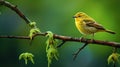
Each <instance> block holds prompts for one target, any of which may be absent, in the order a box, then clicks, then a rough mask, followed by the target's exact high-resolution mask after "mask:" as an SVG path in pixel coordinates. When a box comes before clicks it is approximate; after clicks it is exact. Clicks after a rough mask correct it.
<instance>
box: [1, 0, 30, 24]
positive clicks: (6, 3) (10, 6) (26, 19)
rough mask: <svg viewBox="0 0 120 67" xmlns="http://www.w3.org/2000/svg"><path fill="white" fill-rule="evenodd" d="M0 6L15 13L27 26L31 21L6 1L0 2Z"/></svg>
mask: <svg viewBox="0 0 120 67" xmlns="http://www.w3.org/2000/svg"><path fill="white" fill-rule="evenodd" d="M0 5H4V6H6V7H8V8H10V9H11V10H13V11H15V12H16V13H17V14H18V15H19V16H20V17H21V18H22V19H23V20H25V22H26V23H27V24H28V23H30V22H31V21H30V20H29V19H28V18H27V17H26V16H25V15H24V14H23V13H22V12H21V11H20V10H19V9H18V8H17V6H16V5H13V4H11V3H10V2H8V1H5V0H0Z"/></svg>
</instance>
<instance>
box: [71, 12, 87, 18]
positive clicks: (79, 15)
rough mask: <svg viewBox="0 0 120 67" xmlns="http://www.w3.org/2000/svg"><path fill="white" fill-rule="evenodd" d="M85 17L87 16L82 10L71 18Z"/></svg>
mask: <svg viewBox="0 0 120 67" xmlns="http://www.w3.org/2000/svg"><path fill="white" fill-rule="evenodd" d="M85 17H87V15H86V14H85V13H84V12H77V13H76V14H75V15H74V16H73V18H76V19H77V18H85Z"/></svg>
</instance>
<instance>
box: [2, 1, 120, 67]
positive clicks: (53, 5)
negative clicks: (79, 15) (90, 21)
mask: <svg viewBox="0 0 120 67" xmlns="http://www.w3.org/2000/svg"><path fill="white" fill-rule="evenodd" d="M7 1H9V2H11V3H13V4H15V5H17V6H18V8H19V9H20V10H21V11H22V12H23V13H24V14H25V16H27V17H28V18H29V19H30V20H32V21H35V22H37V26H38V28H40V29H41V31H42V32H46V31H52V32H53V33H55V34H60V35H64V36H71V37H78V38H79V37H81V36H82V35H81V34H80V33H79V31H78V30H77V29H76V27H75V23H74V19H73V18H72V17H73V15H74V14H75V13H76V12H79V11H80V12H85V13H87V14H88V15H90V16H91V17H93V18H94V19H95V20H96V21H97V22H98V23H100V24H102V25H103V26H104V27H105V28H108V29H110V30H113V31H115V32H116V33H117V34H115V35H112V34H109V33H97V34H96V35H95V37H94V38H95V39H98V40H105V41H115V42H120V35H119V34H120V30H119V29H120V22H119V21H120V0H111V1H110V0H7ZM29 29H30V28H29V26H28V25H27V24H26V23H25V21H24V20H23V19H21V18H20V17H19V16H18V15H17V14H16V13H15V12H13V11H12V10H10V9H8V8H6V7H4V6H1V5H0V35H15V36H18V35H26V36H27V35H28V34H29ZM45 41H46V38H45V37H42V36H38V37H36V38H35V39H34V40H33V42H32V45H29V43H30V41H29V40H24V39H23V40H22V39H5V38H0V67H47V57H46V52H45V47H46V44H45ZM82 45H83V43H78V42H67V43H65V44H64V45H63V46H62V47H60V48H59V49H58V50H59V54H60V57H59V60H58V61H56V60H53V62H52V64H51V67H113V65H112V64H110V65H108V64H107V58H108V56H109V55H110V54H111V53H112V49H113V48H112V47H108V46H101V45H93V44H90V45H88V46H87V47H86V48H85V49H83V50H82V51H81V52H80V54H79V55H78V57H77V58H76V60H75V61H73V55H72V54H73V53H74V52H76V51H77V49H78V48H80V47H81V46H82ZM22 52H31V53H33V54H34V55H35V57H34V61H35V64H32V63H31V62H29V63H28V65H25V64H24V60H20V61H19V59H18V57H19V55H20V54H21V53H22ZM118 52H119V50H118ZM119 66H120V65H119V64H117V67H119Z"/></svg>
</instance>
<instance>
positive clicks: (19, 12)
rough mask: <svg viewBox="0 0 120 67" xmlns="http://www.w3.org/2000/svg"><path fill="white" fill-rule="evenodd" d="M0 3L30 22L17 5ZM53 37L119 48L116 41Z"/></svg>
mask: <svg viewBox="0 0 120 67" xmlns="http://www.w3.org/2000/svg"><path fill="white" fill-rule="evenodd" d="M0 5H4V6H6V7H8V8H10V9H12V10H13V11H15V12H16V13H17V14H18V15H19V16H20V17H21V18H22V19H23V20H25V21H26V23H27V24H28V23H30V22H31V21H30V20H29V19H28V18H27V17H26V16H25V15H24V14H23V13H22V12H21V11H20V10H19V9H18V8H17V6H15V5H13V4H11V3H9V2H7V1H5V0H0ZM45 35H46V33H39V34H35V35H34V36H33V37H36V36H45ZM0 38H15V39H30V37H29V36H0ZM54 38H55V39H60V40H64V41H70V42H72V41H73V42H82V43H88V44H97V45H104V46H111V47H117V48H120V43H116V42H107V41H101V40H94V41H91V39H89V40H88V39H79V38H72V37H68V36H61V35H57V34H54Z"/></svg>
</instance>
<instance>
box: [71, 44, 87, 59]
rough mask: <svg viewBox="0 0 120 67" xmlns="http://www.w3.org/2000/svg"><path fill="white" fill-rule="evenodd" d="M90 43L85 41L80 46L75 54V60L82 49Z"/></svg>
mask: <svg viewBox="0 0 120 67" xmlns="http://www.w3.org/2000/svg"><path fill="white" fill-rule="evenodd" d="M87 45H88V43H85V44H84V45H83V46H82V47H81V48H79V49H78V51H77V52H76V53H74V54H73V55H74V56H73V60H75V59H76V58H77V56H78V54H79V53H80V51H81V50H82V49H84V48H85V47H86V46H87Z"/></svg>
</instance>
